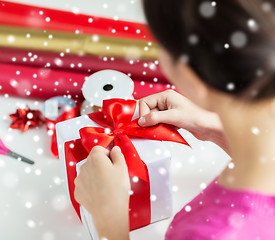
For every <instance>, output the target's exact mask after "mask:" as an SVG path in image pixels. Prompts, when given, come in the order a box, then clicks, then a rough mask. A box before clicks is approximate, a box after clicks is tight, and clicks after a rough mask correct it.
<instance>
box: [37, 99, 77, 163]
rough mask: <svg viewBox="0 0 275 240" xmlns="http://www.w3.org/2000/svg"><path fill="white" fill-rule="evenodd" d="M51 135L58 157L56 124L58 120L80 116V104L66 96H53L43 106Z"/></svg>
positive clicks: (52, 144)
mask: <svg viewBox="0 0 275 240" xmlns="http://www.w3.org/2000/svg"><path fill="white" fill-rule="evenodd" d="M42 112H43V115H44V117H45V119H46V125H47V130H48V133H49V135H51V136H52V141H51V151H52V153H53V154H54V155H55V156H56V157H57V158H58V147H57V140H56V131H55V125H56V124H57V123H58V122H61V121H64V120H67V119H70V118H74V117H77V116H79V104H78V103H77V102H75V101H74V100H72V99H69V98H66V97H53V98H50V99H48V100H47V101H45V102H44V104H43V108H42Z"/></svg>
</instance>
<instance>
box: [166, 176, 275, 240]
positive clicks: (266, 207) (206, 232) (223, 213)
mask: <svg viewBox="0 0 275 240" xmlns="http://www.w3.org/2000/svg"><path fill="white" fill-rule="evenodd" d="M165 239H166V240H206V239H207V240H209V239H216V240H217V239H218V240H275V197H274V196H268V195H264V194H259V193H254V192H250V191H240V190H232V189H228V188H224V187H222V186H221V185H219V184H217V182H216V181H214V182H212V183H211V184H210V185H209V186H208V187H207V188H206V189H205V190H204V191H202V192H201V193H200V194H199V195H198V196H197V197H196V198H195V199H194V200H192V201H191V202H190V203H188V204H187V205H186V206H184V208H183V209H182V210H181V211H180V212H178V213H177V214H176V215H175V217H174V219H173V221H172V223H171V224H170V226H169V228H168V230H167V233H166V236H165Z"/></svg>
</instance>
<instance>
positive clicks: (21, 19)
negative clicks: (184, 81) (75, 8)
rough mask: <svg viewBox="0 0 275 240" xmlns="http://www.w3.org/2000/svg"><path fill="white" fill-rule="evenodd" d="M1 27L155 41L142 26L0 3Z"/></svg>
mask: <svg viewBox="0 0 275 240" xmlns="http://www.w3.org/2000/svg"><path fill="white" fill-rule="evenodd" d="M0 24H4V25H9V26H21V27H26V28H33V29H40V30H55V31H64V32H71V33H75V31H79V32H80V33H86V34H99V35H104V36H114V35H115V36H116V37H119V38H131V39H139V40H146V41H153V42H154V41H155V40H154V38H153V37H152V35H151V34H150V31H149V29H148V28H147V26H146V25H145V24H141V23H135V22H129V21H121V20H115V19H109V18H103V17H97V16H89V15H84V14H76V13H73V12H66V11H60V10H55V9H48V8H43V7H37V6H31V5H25V4H19V3H12V2H6V1H0Z"/></svg>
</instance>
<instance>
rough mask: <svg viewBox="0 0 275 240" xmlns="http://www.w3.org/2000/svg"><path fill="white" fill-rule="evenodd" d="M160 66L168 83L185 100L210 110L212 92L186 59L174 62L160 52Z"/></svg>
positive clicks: (165, 53) (166, 53)
mask: <svg viewBox="0 0 275 240" xmlns="http://www.w3.org/2000/svg"><path fill="white" fill-rule="evenodd" d="M159 60H160V66H161V68H162V71H163V73H164V74H165V76H166V77H167V78H168V79H169V81H170V82H171V83H172V84H173V85H175V87H176V88H177V89H178V90H179V91H180V92H181V93H182V94H183V95H184V96H186V97H187V98H189V99H190V100H191V101H193V102H194V103H196V104H197V105H199V106H201V107H203V108H205V109H207V110H211V108H212V107H211V105H212V103H211V99H212V97H211V95H212V93H213V92H214V91H213V90H212V89H210V88H209V87H208V86H206V84H205V83H204V82H203V81H202V80H201V79H200V78H199V77H198V75H197V74H196V73H195V72H194V71H193V70H192V69H191V68H190V67H189V65H188V64H187V60H188V59H187V57H185V56H182V57H180V58H179V59H178V60H174V59H173V58H172V56H171V55H170V54H169V53H168V52H167V51H166V50H165V49H161V51H160V56H159Z"/></svg>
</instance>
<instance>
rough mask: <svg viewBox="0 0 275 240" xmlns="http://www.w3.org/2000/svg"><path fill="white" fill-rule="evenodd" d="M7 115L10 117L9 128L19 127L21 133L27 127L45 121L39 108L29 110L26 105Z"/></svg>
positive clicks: (35, 125)
mask: <svg viewBox="0 0 275 240" xmlns="http://www.w3.org/2000/svg"><path fill="white" fill-rule="evenodd" d="M9 116H10V118H11V119H12V123H11V125H10V128H13V129H21V131H22V132H23V133H24V132H26V131H27V130H28V129H29V127H37V126H39V125H41V124H43V123H44V122H45V121H44V118H43V115H42V113H41V112H40V111H39V110H31V109H30V108H29V107H28V106H26V108H18V109H17V110H16V112H15V113H13V114H10V115H9Z"/></svg>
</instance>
